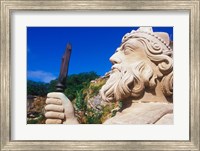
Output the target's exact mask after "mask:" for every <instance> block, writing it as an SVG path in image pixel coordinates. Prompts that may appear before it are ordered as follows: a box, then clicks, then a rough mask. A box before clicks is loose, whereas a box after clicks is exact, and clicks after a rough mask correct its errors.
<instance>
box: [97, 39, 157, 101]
mask: <svg viewBox="0 0 200 151" xmlns="http://www.w3.org/2000/svg"><path fill="white" fill-rule="evenodd" d="M110 61H111V62H112V64H113V66H112V68H111V70H112V73H111V75H110V78H109V79H108V81H107V82H106V84H105V85H104V86H103V87H102V89H101V90H100V94H101V96H102V98H103V100H106V101H118V100H120V99H124V98H127V97H129V96H133V97H139V96H140V95H142V94H143V91H144V87H145V85H146V86H148V85H149V83H150V82H149V81H150V78H152V81H151V86H154V85H155V77H156V76H154V69H153V67H152V65H153V64H152V63H151V61H150V60H149V59H148V57H147V55H146V52H145V49H144V46H143V45H142V43H141V42H139V41H138V40H137V39H129V40H127V41H126V42H124V43H122V45H121V46H120V47H119V48H118V49H117V50H116V52H115V53H114V54H113V55H112V56H111V58H110Z"/></svg>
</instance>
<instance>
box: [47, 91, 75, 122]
mask: <svg viewBox="0 0 200 151" xmlns="http://www.w3.org/2000/svg"><path fill="white" fill-rule="evenodd" d="M46 104H47V105H46V106H45V112H46V113H45V117H46V124H78V121H77V119H76V117H75V116H74V108H73V105H72V103H71V101H70V100H69V99H68V98H67V97H66V96H65V95H64V94H63V93H60V92H51V93H48V95H47V99H46Z"/></svg>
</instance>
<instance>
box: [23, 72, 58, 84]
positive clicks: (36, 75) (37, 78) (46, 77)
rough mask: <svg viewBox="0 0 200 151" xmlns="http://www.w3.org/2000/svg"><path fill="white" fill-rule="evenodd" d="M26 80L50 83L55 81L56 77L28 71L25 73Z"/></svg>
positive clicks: (45, 73) (47, 73)
mask: <svg viewBox="0 0 200 151" xmlns="http://www.w3.org/2000/svg"><path fill="white" fill-rule="evenodd" d="M27 75H28V79H31V80H35V81H41V82H47V83H48V82H50V81H51V80H54V79H56V76H54V75H53V74H52V73H50V72H45V71H41V70H39V71H28V73H27Z"/></svg>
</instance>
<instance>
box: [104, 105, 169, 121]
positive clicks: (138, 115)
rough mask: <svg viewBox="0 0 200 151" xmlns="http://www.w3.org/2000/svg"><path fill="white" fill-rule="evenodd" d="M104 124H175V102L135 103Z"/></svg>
mask: <svg viewBox="0 0 200 151" xmlns="http://www.w3.org/2000/svg"><path fill="white" fill-rule="evenodd" d="M103 124H173V104H172V103H158V102H157V103H133V104H132V105H131V106H130V107H128V108H126V109H124V110H122V111H121V112H118V113H117V114H116V116H114V117H112V118H110V119H108V120H106V121H105V122H104V123H103Z"/></svg>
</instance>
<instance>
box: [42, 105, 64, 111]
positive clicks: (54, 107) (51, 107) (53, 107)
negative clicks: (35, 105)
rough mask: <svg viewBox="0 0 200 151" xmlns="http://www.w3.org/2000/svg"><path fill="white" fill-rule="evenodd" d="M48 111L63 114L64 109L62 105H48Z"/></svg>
mask: <svg viewBox="0 0 200 151" xmlns="http://www.w3.org/2000/svg"><path fill="white" fill-rule="evenodd" d="M45 110H46V111H56V112H63V111H64V108H63V106H62V105H54V104H48V105H46V106H45Z"/></svg>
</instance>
